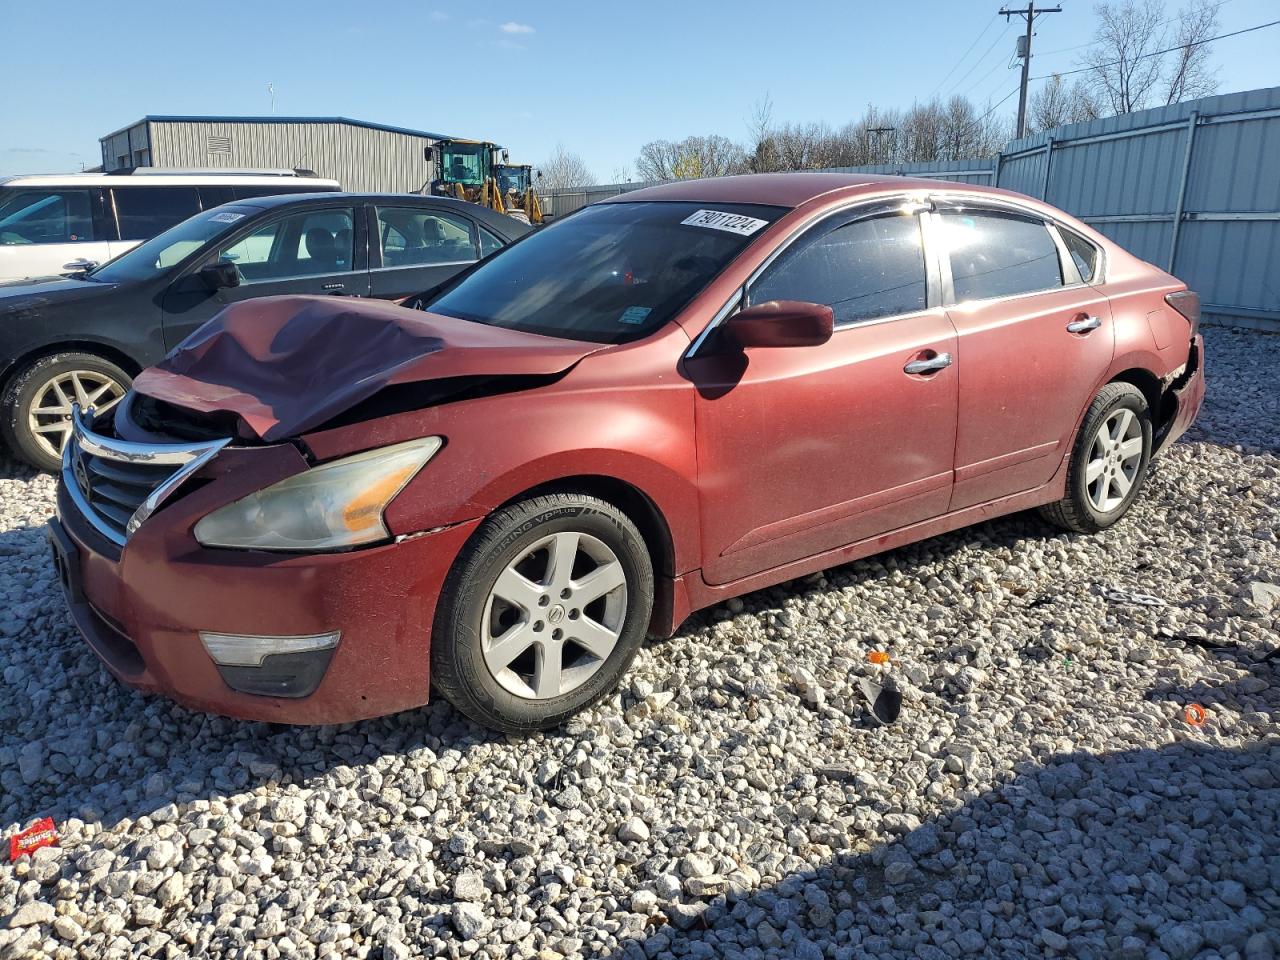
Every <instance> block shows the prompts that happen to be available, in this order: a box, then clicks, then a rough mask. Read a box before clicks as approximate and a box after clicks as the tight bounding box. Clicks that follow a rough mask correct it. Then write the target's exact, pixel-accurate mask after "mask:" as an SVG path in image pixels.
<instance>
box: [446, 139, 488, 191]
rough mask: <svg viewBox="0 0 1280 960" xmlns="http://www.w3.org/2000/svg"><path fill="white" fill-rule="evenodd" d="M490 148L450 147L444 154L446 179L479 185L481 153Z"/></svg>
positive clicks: (480, 178)
mask: <svg viewBox="0 0 1280 960" xmlns="http://www.w3.org/2000/svg"><path fill="white" fill-rule="evenodd" d="M487 149H488V147H450V148H449V149H448V150H446V151H445V152H444V178H445V179H446V180H450V181H455V180H456V181H457V182H459V183H479V182H480V181H481V180H483V179H484V177H482V176H481V170H480V167H481V163H480V156H481V151H483V150H487Z"/></svg>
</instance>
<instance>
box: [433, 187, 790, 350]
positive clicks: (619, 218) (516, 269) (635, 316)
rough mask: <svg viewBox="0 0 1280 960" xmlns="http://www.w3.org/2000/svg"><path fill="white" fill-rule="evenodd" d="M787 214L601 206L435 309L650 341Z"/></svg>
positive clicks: (560, 331) (457, 289) (482, 269)
mask: <svg viewBox="0 0 1280 960" xmlns="http://www.w3.org/2000/svg"><path fill="white" fill-rule="evenodd" d="M784 212H785V211H784V210H783V209H781V208H779V207H768V206H748V205H746V204H737V203H714V204H711V203H709V204H698V203H662V202H653V201H650V202H637V203H602V204H598V205H596V206H592V207H586V208H585V209H583V210H580V211H578V212H577V213H575V214H573V216H571V217H568V218H566V219H565V220H562V221H560V222H559V223H554V224H552V225H551V226H549V227H545V228H544V229H542V230H540V231H538V232H537V233H533V234H529V235H528V236H527V237H525V238H524V239H522V240H521V241H520V242H519V243H517V244H514V245H512V246H510V247H508V248H507V249H505V250H503V251H502V252H501V253H499V254H497V255H496V256H494V257H493V258H492V259H491V260H487V261H485V262H484V263H482V264H481V265H480V266H479V267H477V268H476V269H475V270H474V271H472V272H471V273H469V274H467V275H466V276H465V277H464V278H463V279H462V280H461V281H459V282H458V283H457V284H456V285H455V286H453V287H452V288H451V289H449V290H446V291H445V292H444V293H442V294H441V295H440V297H438V298H437V299H436V300H435V301H433V302H432V303H431V304H430V305H429V306H428V308H427V309H429V310H431V311H432V312H433V313H442V314H445V315H447V316H450V317H458V318H459V319H462V320H472V321H474V322H476V323H486V324H490V325H492V326H496V327H507V328H509V329H511V330H522V331H525V332H526V333H540V334H544V335H547V336H553V337H567V338H570V339H573V340H589V341H592V342H593V343H624V342H626V341H628V340H637V339H639V338H640V337H643V336H647V335H648V334H649V333H652V332H653V331H654V330H656V329H658V327H660V326H662V325H663V324H665V323H666V322H667V321H668V320H670V319H671V318H672V317H674V316H675V315H676V313H677V312H678V311H679V310H680V309H681V308H683V307H684V305H685V304H687V303H688V302H689V301H690V300H692V299H693V297H694V296H695V295H697V294H698V293H699V292H700V291H701V290H702V289H703V288H704V287H705V286H706V285H707V284H708V283H710V282H711V280H712V278H713V277H715V276H716V274H718V273H719V272H720V271H721V270H723V269H724V268H725V267H726V266H727V265H728V264H729V262H730V261H731V260H733V259H734V257H736V256H737V255H738V254H739V253H740V252H741V251H742V250H743V249H744V248H745V247H746V246H747V245H748V244H749V243H750V242H751V241H752V240H753V239H754V238H755V237H757V236H759V231H760V230H762V229H763V228H764V227H765V226H767V225H768V224H769V223H770V222H772V221H773V220H774V219H776V218H777V217H778V216H779V215H780V214H782V213H784Z"/></svg>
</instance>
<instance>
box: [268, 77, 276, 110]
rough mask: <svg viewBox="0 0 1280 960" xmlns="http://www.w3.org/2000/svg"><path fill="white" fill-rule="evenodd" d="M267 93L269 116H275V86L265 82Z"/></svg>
mask: <svg viewBox="0 0 1280 960" xmlns="http://www.w3.org/2000/svg"><path fill="white" fill-rule="evenodd" d="M267 93H269V94H271V115H272V116H273V117H274V116H275V115H276V86H275V84H274V83H272V82H271V81H270V80H268V81H267Z"/></svg>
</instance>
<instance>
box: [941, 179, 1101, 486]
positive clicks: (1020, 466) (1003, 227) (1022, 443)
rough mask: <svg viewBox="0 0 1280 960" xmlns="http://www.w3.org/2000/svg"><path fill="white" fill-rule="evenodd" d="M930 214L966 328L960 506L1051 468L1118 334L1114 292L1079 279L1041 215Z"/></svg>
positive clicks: (1034, 482)
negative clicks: (1113, 317) (1105, 292)
mask: <svg viewBox="0 0 1280 960" xmlns="http://www.w3.org/2000/svg"><path fill="white" fill-rule="evenodd" d="M933 216H934V217H935V222H936V224H937V226H938V230H937V235H938V237H939V239H940V241H941V245H942V247H943V254H942V257H943V262H942V267H943V276H944V287H945V286H947V285H948V283H947V275H948V272H949V275H950V276H949V286H950V289H951V293H950V295H949V297H948V299H949V301H951V304H950V306H949V307H948V308H947V312H948V314H949V316H950V317H951V320H952V322H953V323H954V324H955V328H956V333H957V336H958V337H959V357H960V422H959V430H958V432H957V435H956V485H955V493H954V496H953V498H952V501H951V509H952V510H960V509H963V508H965V507H969V506H973V505H975V504H979V503H985V502H987V501H989V500H996V499H999V498H1000V497H1005V496H1009V495H1012V494H1015V493H1021V492H1023V491H1025V490H1031V489H1034V488H1036V487H1038V486H1041V485H1042V484H1044V483H1047V482H1048V481H1049V480H1050V479H1051V478H1052V477H1053V475H1054V473H1055V472H1056V471H1057V469H1058V466H1059V465H1060V464H1061V463H1062V458H1063V457H1064V456H1065V455H1066V453H1067V451H1068V449H1070V446H1071V443H1072V441H1073V439H1074V436H1073V433H1074V430H1075V426H1076V421H1077V420H1078V418H1079V416H1080V414H1081V412H1082V411H1083V410H1084V409H1085V407H1087V406H1088V405H1089V402H1090V401H1091V400H1092V399H1093V390H1094V386H1095V381H1096V380H1097V378H1098V375H1099V373H1100V371H1103V370H1105V369H1107V367H1108V366H1109V365H1110V363H1111V356H1112V352H1113V350H1114V347H1115V344H1114V340H1115V335H1114V326H1113V324H1112V322H1111V307H1110V303H1109V302H1108V300H1107V298H1106V297H1105V296H1103V295H1102V293H1101V292H1100V291H1099V290H1097V289H1096V288H1095V287H1092V286H1090V285H1089V284H1087V283H1084V282H1082V280H1081V277H1080V274H1079V270H1078V268H1077V266H1076V265H1075V264H1074V263H1073V261H1072V259H1071V257H1070V256H1065V255H1064V253H1065V251H1064V248H1063V247H1062V246H1060V244H1059V242H1058V238H1057V237H1056V236H1055V235H1054V230H1053V228H1051V226H1049V225H1048V224H1046V222H1045V221H1044V220H1043V219H1042V218H1040V217H1037V216H1035V215H1034V214H1032V213H1030V212H1029V211H1028V212H1026V213H1022V212H1019V211H1015V210H1010V209H1007V208H999V209H998V208H990V207H983V206H981V205H980V204H979V205H974V204H972V203H970V204H968V205H964V206H962V205H959V204H940V205H939V208H938V210H937V212H936V213H935V214H933Z"/></svg>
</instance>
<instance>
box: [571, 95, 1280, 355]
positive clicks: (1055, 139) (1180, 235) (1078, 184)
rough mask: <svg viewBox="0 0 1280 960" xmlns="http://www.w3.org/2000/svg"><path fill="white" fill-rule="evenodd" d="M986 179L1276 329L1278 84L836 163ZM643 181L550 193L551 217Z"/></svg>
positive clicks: (1279, 272) (1220, 312)
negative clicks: (990, 153)
mask: <svg viewBox="0 0 1280 960" xmlns="http://www.w3.org/2000/svg"><path fill="white" fill-rule="evenodd" d="M836 169H837V170H839V171H841V172H847V173H884V174H897V175H905V176H927V177H933V178H935V179H940V180H951V181H956V182H961V183H977V184H995V185H997V186H1000V187H1003V188H1005V189H1008V190H1016V191H1017V192H1019V193H1024V194H1027V195H1028V196H1032V197H1039V198H1041V199H1043V200H1046V201H1048V202H1049V203H1051V204H1053V205H1054V206H1056V207H1060V208H1061V209H1063V210H1066V211H1067V212H1068V213H1071V214H1073V215H1074V216H1077V217H1079V218H1080V219H1082V220H1084V221H1085V222H1086V223H1088V224H1090V225H1092V226H1094V227H1096V228H1097V229H1098V230H1100V231H1101V232H1102V233H1104V234H1106V235H1107V236H1109V237H1111V238H1112V239H1113V240H1115V241H1116V242H1117V243H1119V244H1121V245H1122V246H1123V247H1125V248H1126V249H1127V250H1130V251H1132V252H1133V253H1134V254H1136V255H1137V256H1139V257H1142V258H1143V259H1144V260H1148V261H1150V262H1152V263H1155V264H1157V265H1159V266H1161V267H1164V268H1165V269H1167V270H1169V271H1170V272H1172V273H1174V274H1176V275H1177V276H1178V277H1180V278H1182V279H1183V280H1185V281H1186V282H1187V283H1188V284H1189V285H1190V286H1191V288H1192V289H1194V290H1196V291H1198V292H1199V294H1200V297H1201V299H1202V300H1203V301H1204V308H1205V312H1206V313H1210V314H1213V315H1215V316H1218V317H1221V318H1223V319H1230V320H1233V321H1236V322H1244V323H1247V324H1249V325H1256V326H1260V327H1263V328H1266V329H1276V330H1280V87H1271V88H1268V89H1264V90H1250V91H1247V92H1244V93H1232V94H1225V95H1223V96H1218V97H1206V98H1204V99H1202V100H1192V101H1188V102H1186V103H1179V104H1174V105H1172V106H1168V107H1161V108H1158V109H1155V110H1143V111H1140V112H1137V113H1128V114H1122V115H1120V116H1117V117H1107V118H1105V119H1102V120H1092V121H1090V122H1088V123H1077V124H1070V125H1067V126H1063V127H1055V128H1054V129H1053V130H1047V131H1045V132H1043V133H1039V134H1036V135H1035V136H1032V137H1024V138H1023V139H1021V140H1015V141H1013V142H1012V143H1009V144H1007V145H1006V146H1005V149H1004V150H1003V151H1001V152H1000V153H999V154H997V155H996V156H995V157H994V158H982V159H976V160H952V161H945V162H940V163H907V164H889V165H879V166H870V167H840V168H836ZM641 186H645V184H612V185H606V186H598V187H588V188H586V189H585V190H577V191H566V192H564V193H560V194H558V195H555V196H553V197H552V198H551V200H550V202H551V204H552V209H553V210H555V211H556V213H557V214H559V215H563V214H564V213H568V212H571V211H572V210H574V209H577V208H578V207H581V206H584V205H585V204H586V203H594V202H595V201H596V200H601V199H603V198H605V197H609V196H615V195H617V194H619V193H623V192H625V191H626V190H633V189H637V188H638V187H641Z"/></svg>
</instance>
